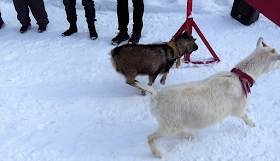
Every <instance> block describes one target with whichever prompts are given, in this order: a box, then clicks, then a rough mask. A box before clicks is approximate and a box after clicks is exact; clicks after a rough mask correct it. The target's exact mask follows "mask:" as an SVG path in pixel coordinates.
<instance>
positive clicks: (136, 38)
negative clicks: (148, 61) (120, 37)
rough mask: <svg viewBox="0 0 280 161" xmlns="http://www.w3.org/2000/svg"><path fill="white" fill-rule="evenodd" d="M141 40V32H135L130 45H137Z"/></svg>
mask: <svg viewBox="0 0 280 161" xmlns="http://www.w3.org/2000/svg"><path fill="white" fill-rule="evenodd" d="M140 38H141V32H133V33H132V35H131V37H130V39H129V40H128V43H129V44H137V43H138V42H139V40H140Z"/></svg>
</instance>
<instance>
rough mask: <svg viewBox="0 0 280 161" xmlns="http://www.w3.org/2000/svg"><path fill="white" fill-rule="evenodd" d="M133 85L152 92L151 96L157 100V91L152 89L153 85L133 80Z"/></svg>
mask: <svg viewBox="0 0 280 161" xmlns="http://www.w3.org/2000/svg"><path fill="white" fill-rule="evenodd" d="M135 85H136V86H137V87H138V88H140V89H143V90H146V91H148V92H149V93H151V94H152V98H153V99H154V100H158V94H157V92H156V91H155V90H154V88H153V87H151V86H149V85H146V84H142V83H139V82H135Z"/></svg>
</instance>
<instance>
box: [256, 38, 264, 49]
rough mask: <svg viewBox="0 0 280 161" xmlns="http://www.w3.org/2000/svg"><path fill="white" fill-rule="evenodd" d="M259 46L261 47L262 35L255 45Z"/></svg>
mask: <svg viewBox="0 0 280 161" xmlns="http://www.w3.org/2000/svg"><path fill="white" fill-rule="evenodd" d="M259 46H261V47H263V38H262V37H260V38H259V40H258V42H257V47H259Z"/></svg>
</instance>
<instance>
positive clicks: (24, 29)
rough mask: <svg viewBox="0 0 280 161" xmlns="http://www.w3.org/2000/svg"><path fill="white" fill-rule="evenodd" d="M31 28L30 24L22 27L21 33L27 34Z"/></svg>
mask: <svg viewBox="0 0 280 161" xmlns="http://www.w3.org/2000/svg"><path fill="white" fill-rule="evenodd" d="M30 27H31V24H28V25H22V26H21V28H20V30H19V31H20V33H22V34H23V33H25V32H26V31H28V30H29V29H30Z"/></svg>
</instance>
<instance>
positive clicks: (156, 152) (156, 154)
mask: <svg viewBox="0 0 280 161" xmlns="http://www.w3.org/2000/svg"><path fill="white" fill-rule="evenodd" d="M153 154H154V155H155V156H156V157H157V158H162V154H161V152H160V151H158V150H155V151H154V152H153Z"/></svg>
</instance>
